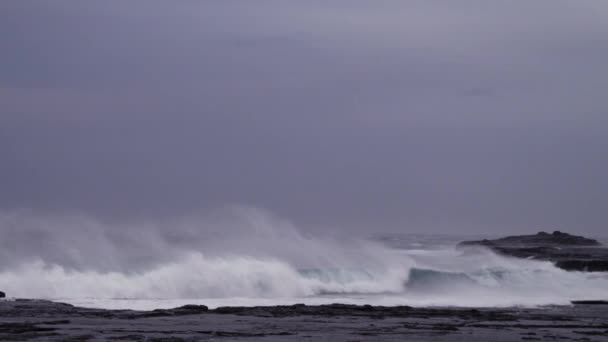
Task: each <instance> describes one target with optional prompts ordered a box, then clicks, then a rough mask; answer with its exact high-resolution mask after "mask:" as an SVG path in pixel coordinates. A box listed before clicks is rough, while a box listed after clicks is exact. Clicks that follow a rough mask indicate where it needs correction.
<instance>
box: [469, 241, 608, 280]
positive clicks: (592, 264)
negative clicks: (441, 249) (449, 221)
mask: <svg viewBox="0 0 608 342" xmlns="http://www.w3.org/2000/svg"><path fill="white" fill-rule="evenodd" d="M458 246H459V247H460V248H466V247H472V246H484V247H487V248H490V249H492V250H493V251H495V252H497V253H500V254H503V255H509V256H513V257H518V258H532V259H538V260H546V261H552V262H554V263H555V265H556V266H557V267H559V268H562V269H564V270H567V271H586V272H608V248H606V247H605V246H602V244H601V243H600V242H599V241H597V240H594V239H589V238H586V237H582V236H576V235H571V234H567V233H562V232H560V231H555V232H553V233H552V234H549V233H545V232H540V233H538V234H535V235H518V236H508V237H504V238H500V239H496V240H478V241H463V242H461V243H459V244H458Z"/></svg>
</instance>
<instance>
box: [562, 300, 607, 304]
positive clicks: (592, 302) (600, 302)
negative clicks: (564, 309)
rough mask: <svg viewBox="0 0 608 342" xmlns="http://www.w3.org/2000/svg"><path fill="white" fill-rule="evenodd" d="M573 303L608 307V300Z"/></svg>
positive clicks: (575, 302) (575, 301)
mask: <svg viewBox="0 0 608 342" xmlns="http://www.w3.org/2000/svg"><path fill="white" fill-rule="evenodd" d="M571 303H572V304H576V305H581V304H584V305H608V300H573V301H572V302H571Z"/></svg>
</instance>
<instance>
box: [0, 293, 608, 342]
mask: <svg viewBox="0 0 608 342" xmlns="http://www.w3.org/2000/svg"><path fill="white" fill-rule="evenodd" d="M404 337H407V338H412V339H415V340H417V341H427V340H429V341H430V340H432V341H488V340H492V341H514V340H517V341H518V340H562V341H568V340H571V341H602V340H605V339H606V338H608V305H606V302H601V301H600V302H598V301H588V302H581V303H578V304H573V305H569V306H548V307H542V308H521V307H511V308H438V307H434V308H417V307H409V306H396V307H384V306H371V305H348V304H330V305H304V304H296V305H289V306H256V307H219V308H216V309H211V310H210V309H208V308H207V307H206V306H204V305H185V306H182V307H178V308H174V309H157V310H152V311H135V310H105V309H90V308H81V307H76V306H73V305H70V304H65V303H58V302H52V301H46V300H35V299H14V300H4V301H1V302H0V340H6V341H21V340H25V341H148V342H154V341H157V342H161V341H173V342H186V341H207V340H223V341H232V340H244V339H246V340H249V341H296V340H298V341H299V340H302V339H304V338H308V339H310V340H314V341H317V340H320V341H395V340H402V339H403V338H404Z"/></svg>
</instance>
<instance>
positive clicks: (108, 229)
mask: <svg viewBox="0 0 608 342" xmlns="http://www.w3.org/2000/svg"><path fill="white" fill-rule="evenodd" d="M0 227H2V232H3V234H4V236H5V238H4V239H3V241H2V244H3V245H2V248H3V250H2V255H1V256H2V260H3V263H2V264H1V265H0V266H1V268H0V290H2V291H4V292H6V293H7V294H8V295H9V296H10V297H15V298H42V299H51V300H56V301H61V302H67V303H71V304H75V305H79V306H84V307H97V308H108V309H141V310H144V309H146V310H148V309H157V308H171V307H176V306H181V305H184V304H204V305H207V306H209V307H210V308H215V307H219V306H254V305H287V304H296V303H305V304H328V303H347V304H371V305H385V306H392V305H411V306H459V307H505V306H540V305H568V304H569V303H570V301H571V300H577V299H605V298H607V297H608V273H583V272H566V271H563V270H561V269H558V268H556V267H554V266H553V265H552V264H551V263H550V262H544V261H536V260H526V259H516V258H510V257H504V256H499V255H497V254H495V253H493V252H491V251H489V250H486V249H473V250H471V249H468V250H459V249H458V248H456V247H455V246H456V243H457V242H458V241H460V240H462V238H461V237H457V236H425V235H412V234H405V233H404V234H390V235H382V236H377V235H376V236H372V237H367V238H365V239H362V238H345V237H344V236H331V235H329V236H328V235H325V236H322V237H321V236H320V235H307V234H303V233H301V232H300V231H299V230H298V229H297V228H296V227H295V226H294V225H293V224H291V223H290V222H288V221H285V220H282V219H279V218H276V217H275V216H273V215H271V214H269V213H266V212H263V211H260V210H257V209H256V210H254V209H251V208H246V209H243V208H240V209H239V210H236V211H235V210H231V211H230V213H229V214H227V213H226V212H221V213H219V214H214V215H205V216H204V217H202V216H194V217H188V218H181V219H179V220H172V221H167V222H162V223H156V224H150V223H141V222H140V223H133V222H131V223H129V224H125V225H122V226H119V227H117V225H116V224H108V223H101V222H98V221H95V220H92V219H90V218H86V217H83V216H72V217H59V218H58V217H43V216H39V215H32V214H31V213H21V212H20V213H4V214H3V215H0ZM167 227H170V229H167ZM49 230H50V231H52V232H54V233H53V234H48V233H47V234H43V232H48V231H49ZM37 234H43V236H44V237H45V240H44V243H42V244H39V245H35V246H31V245H29V244H28V239H31V237H32V236H35V235H37Z"/></svg>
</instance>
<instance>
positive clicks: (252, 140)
mask: <svg viewBox="0 0 608 342" xmlns="http://www.w3.org/2000/svg"><path fill="white" fill-rule="evenodd" d="M606 18H608V2H606V1H604V0H597V1H591V0H589V1H588V0H580V1H566V0H537V1H499V0H493V1H487V0H465V1H458V2H451V1H434V0H430V1H429V0H410V1H402V0H374V1H362V0H348V1H346V0H333V1H321V0H310V1H296V0H260V1H246V0H233V1H226V0H206V1H190V0H181V1H154V0H151V1H138V0H134V1H119V0H108V1H64V0H57V1H34V0H2V1H0V49H1V53H0V212H1V213H11V212H14V211H18V210H27V211H28V212H32V213H35V214H37V213H41V215H42V213H44V214H45V215H46V214H52V215H63V214H66V215H75V214H78V215H85V216H87V217H93V218H96V219H99V220H106V221H122V220H132V219H145V220H149V221H154V220H162V219H167V218H175V217H182V216H184V215H192V214H193V213H200V212H206V211H210V210H216V209H218V208H223V207H227V206H251V207H255V208H263V209H264V210H268V211H269V212H272V213H274V214H276V215H278V216H279V217H282V218H286V219H288V220H291V221H292V222H295V223H296V224H298V225H300V226H302V227H311V228H310V229H320V228H321V227H332V228H334V229H338V230H343V231H347V232H349V231H364V232H378V231H396V232H432V233H491V234H503V233H505V232H518V233H519V232H535V231H538V230H541V229H542V230H554V229H560V230H563V231H568V232H573V233H581V234H593V235H598V234H601V233H602V232H604V231H605V229H606V224H607V222H608V179H607V175H608V153H607V152H606V150H607V148H608V65H607V63H606V61H608V20H606Z"/></svg>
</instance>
